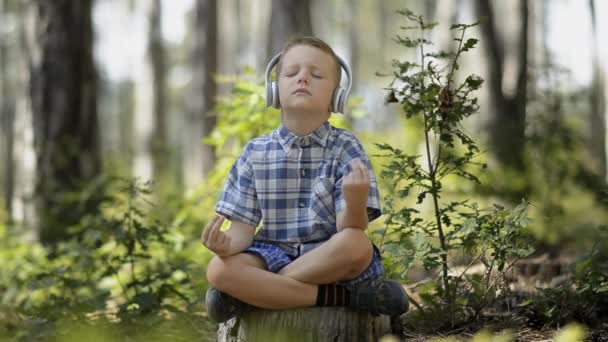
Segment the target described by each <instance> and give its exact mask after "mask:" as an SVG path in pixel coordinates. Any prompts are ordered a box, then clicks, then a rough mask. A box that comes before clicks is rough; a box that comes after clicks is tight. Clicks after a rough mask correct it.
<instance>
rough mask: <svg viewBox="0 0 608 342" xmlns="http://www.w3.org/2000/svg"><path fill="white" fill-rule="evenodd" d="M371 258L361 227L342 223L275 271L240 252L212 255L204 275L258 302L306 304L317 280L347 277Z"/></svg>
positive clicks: (267, 306) (227, 290)
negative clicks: (323, 240) (329, 235)
mask: <svg viewBox="0 0 608 342" xmlns="http://www.w3.org/2000/svg"><path fill="white" fill-rule="evenodd" d="M371 258H372V245H371V242H370V241H369V239H368V238H367V236H366V235H365V232H364V231H362V230H360V229H350V228H347V229H344V230H342V231H341V232H340V233H338V234H335V235H334V236H332V238H331V239H329V240H328V241H327V242H326V243H324V244H323V245H321V246H319V247H317V248H315V249H314V250H312V251H310V252H308V253H306V254H304V255H303V256H301V257H299V258H298V259H296V260H295V261H294V262H293V263H291V264H290V265H288V266H287V267H285V268H283V269H282V270H281V271H280V272H279V274H275V273H272V272H268V271H266V270H265V269H264V263H263V261H262V260H261V259H260V258H259V257H257V256H255V255H252V254H247V253H240V254H237V255H233V256H230V257H226V258H220V257H217V256H216V257H214V258H213V259H212V260H211V262H210V263H209V266H208V268H207V278H208V280H209V283H210V284H211V285H213V286H214V287H215V288H217V289H219V290H220V291H222V292H225V293H227V294H229V295H231V296H233V297H235V298H238V299H240V300H242V301H244V302H246V303H249V304H251V305H254V306H257V307H260V308H265V309H290V308H298V307H309V306H313V305H314V304H315V302H316V299H317V290H318V286H317V285H316V284H328V283H334V282H336V281H339V280H347V279H352V278H354V277H356V276H357V275H359V274H361V273H362V272H363V271H364V270H365V269H366V268H367V267H368V266H369V264H370V262H371Z"/></svg>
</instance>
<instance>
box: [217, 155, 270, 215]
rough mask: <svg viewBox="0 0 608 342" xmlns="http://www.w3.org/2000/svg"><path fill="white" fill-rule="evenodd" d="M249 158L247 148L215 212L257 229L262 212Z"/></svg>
mask: <svg viewBox="0 0 608 342" xmlns="http://www.w3.org/2000/svg"><path fill="white" fill-rule="evenodd" d="M248 156H249V153H248V149H247V147H246V148H245V150H244V151H243V153H242V154H241V156H240V157H239V158H238V159H237V160H236V162H235V163H234V165H232V168H231V169H230V173H229V174H228V178H227V179H226V183H225V184H224V190H223V191H222V193H221V195H220V199H219V201H218V203H217V205H216V206H215V211H216V212H217V213H218V214H221V215H223V216H225V217H226V218H227V219H229V220H231V221H232V220H233V219H235V220H238V221H241V222H244V223H246V224H250V225H252V226H254V227H257V226H258V224H259V223H260V221H261V220H262V211H261V210H260V204H259V201H258V197H257V193H256V190H255V180H254V176H253V168H252V167H251V163H250V161H249V160H248Z"/></svg>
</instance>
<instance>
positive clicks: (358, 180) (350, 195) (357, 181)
mask: <svg viewBox="0 0 608 342" xmlns="http://www.w3.org/2000/svg"><path fill="white" fill-rule="evenodd" d="M351 166H352V171H351V172H350V173H349V174H348V175H346V176H345V177H344V179H343V181H342V194H343V196H344V200H345V201H346V206H347V207H348V208H349V209H354V210H364V211H365V210H366V208H367V194H368V193H369V186H370V179H369V171H368V169H367V167H366V166H365V164H363V162H362V161H361V160H359V159H355V160H354V161H353V162H352V163H351Z"/></svg>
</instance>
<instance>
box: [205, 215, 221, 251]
mask: <svg viewBox="0 0 608 342" xmlns="http://www.w3.org/2000/svg"><path fill="white" fill-rule="evenodd" d="M219 218H220V217H219V215H214V216H213V218H211V221H209V223H207V225H206V226H205V229H203V234H202V235H201V242H202V243H203V245H205V244H207V241H209V232H210V231H211V227H213V224H214V223H215V222H216V221H217V220H219Z"/></svg>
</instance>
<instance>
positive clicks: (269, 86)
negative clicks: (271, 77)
mask: <svg viewBox="0 0 608 342" xmlns="http://www.w3.org/2000/svg"><path fill="white" fill-rule="evenodd" d="M272 83H273V82H270V83H267V84H266V107H270V106H272V103H273V102H274V99H273V98H272V94H273V91H272V88H273V87H272Z"/></svg>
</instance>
